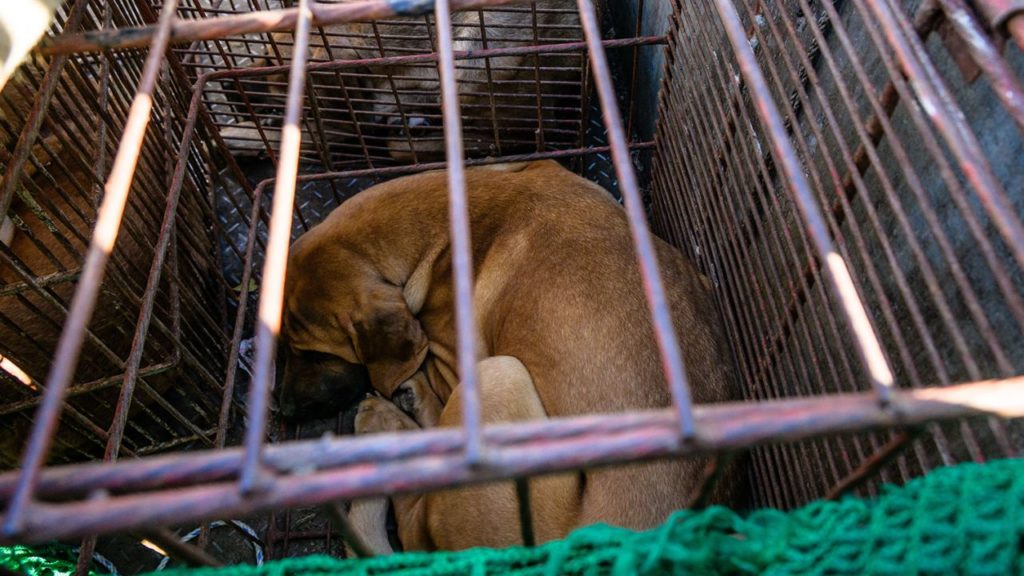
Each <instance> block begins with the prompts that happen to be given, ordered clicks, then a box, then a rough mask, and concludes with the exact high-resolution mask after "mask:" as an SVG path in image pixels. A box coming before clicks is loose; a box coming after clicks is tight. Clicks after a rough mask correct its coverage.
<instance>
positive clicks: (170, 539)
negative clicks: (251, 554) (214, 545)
mask: <svg viewBox="0 0 1024 576" xmlns="http://www.w3.org/2000/svg"><path fill="white" fill-rule="evenodd" d="M140 535H141V536H144V537H145V538H146V539H148V540H150V541H151V542H153V543H154V544H156V545H157V546H159V547H160V548H162V549H163V550H164V552H167V555H168V556H170V557H171V558H174V559H175V560H181V561H182V562H184V563H185V564H188V565H189V566H212V567H219V566H223V565H224V564H223V563H222V562H220V561H219V560H217V559H216V558H214V557H213V556H210V554H209V553H207V552H206V551H205V550H203V549H202V548H199V547H197V546H193V545H192V544H189V543H188V542H182V541H181V540H180V539H179V538H178V537H177V536H175V535H174V533H173V532H171V531H170V530H168V529H166V528H147V529H146V530H145V531H143V532H142V533H141V534H140ZM140 539H141V538H140Z"/></svg>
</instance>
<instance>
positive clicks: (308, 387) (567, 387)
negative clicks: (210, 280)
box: [279, 161, 732, 549]
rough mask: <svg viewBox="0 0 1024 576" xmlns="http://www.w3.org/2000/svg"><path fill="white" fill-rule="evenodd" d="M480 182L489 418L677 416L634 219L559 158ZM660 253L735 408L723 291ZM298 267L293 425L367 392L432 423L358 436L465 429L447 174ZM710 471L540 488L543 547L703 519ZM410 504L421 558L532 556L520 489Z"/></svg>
mask: <svg viewBox="0 0 1024 576" xmlns="http://www.w3.org/2000/svg"><path fill="white" fill-rule="evenodd" d="M466 184H467V190H468V195H469V209H470V219H471V230H472V248H473V262H474V276H475V286H474V297H475V312H476V320H477V329H478V332H477V342H478V353H479V364H478V373H479V377H480V387H481V399H482V405H483V411H484V419H485V420H486V421H487V422H496V421H502V420H505V421H509V420H524V419H535V418H545V417H558V416H573V415H579V414H590V413H602V412H618V411H623V410H640V409H649V408H659V407H664V406H667V405H668V404H669V402H670V396H669V393H668V391H667V388H666V385H665V380H664V377H663V375H662V372H661V368H660V361H659V356H658V352H657V349H656V345H655V341H654V337H653V330H652V327H651V323H650V320H649V317H648V312H647V305H646V302H645V299H644V294H643V290H642V288H641V281H640V275H639V268H638V265H637V263H636V258H635V255H634V250H633V244H632V241H631V237H630V233H629V229H628V225H627V222H626V216H625V212H624V211H623V210H622V208H621V207H620V206H619V205H618V204H616V203H615V201H614V200H613V199H612V198H611V196H610V195H609V194H608V193H607V192H605V191H604V190H603V189H601V188H600V187H598V186H597V185H595V184H593V183H591V182H589V181H587V180H585V179H583V178H580V177H578V176H576V175H575V174H573V173H571V172H569V171H567V170H566V169H564V168H562V167H561V166H560V165H559V164H557V163H555V162H553V161H541V162H534V163H530V164H517V165H504V166H495V167H491V168H477V169H471V170H468V171H467V173H466ZM655 243H656V247H657V255H658V259H659V262H660V265H661V268H662V275H663V278H664V280H665V284H666V286H667V289H668V297H669V300H670V303H671V306H672V312H673V316H674V323H675V328H676V330H677V333H678V334H679V337H680V339H681V342H682V346H683V354H684V360H685V362H686V367H687V373H688V376H689V378H690V382H691V386H692V388H693V395H694V399H695V401H697V402H715V401H722V400H725V399H727V398H729V397H730V396H731V386H732V380H731V373H730V359H729V356H728V354H727V352H726V349H725V347H724V343H723V337H722V334H721V330H720V326H719V320H718V317H717V315H716V312H715V305H714V302H713V300H712V297H711V293H710V291H709V283H708V281H707V279H706V278H704V277H703V276H702V275H701V274H700V272H699V271H698V270H697V269H696V267H695V266H694V265H693V264H692V263H690V262H689V261H687V260H686V259H684V258H683V257H682V256H681V255H680V254H679V253H678V252H677V251H676V250H675V249H673V248H672V247H671V246H669V245H668V244H666V243H664V242H662V241H660V240H657V239H655ZM288 266H289V268H288V276H287V281H286V292H285V294H286V295H285V316H284V334H283V335H282V338H283V341H282V346H283V349H284V353H285V356H287V359H286V366H285V368H284V370H283V373H284V374H283V379H282V385H281V390H280V397H279V402H280V405H281V407H282V411H283V412H284V413H285V415H290V416H305V415H306V413H304V410H306V409H307V408H310V407H314V406H315V407H317V408H319V409H320V411H321V412H323V411H327V412H330V411H337V410H338V409H339V408H342V407H343V406H344V404H345V403H346V402H351V401H352V400H353V399H354V398H356V397H357V395H359V394H361V390H360V387H361V386H364V385H365V384H366V383H367V382H368V383H369V384H370V385H372V387H373V388H374V389H375V390H377V391H378V392H380V393H381V394H383V395H384V396H385V397H387V398H394V397H397V399H396V401H397V402H399V403H400V404H402V405H403V406H405V407H406V408H407V409H409V410H410V411H411V412H412V414H413V415H414V417H415V418H416V420H417V421H416V422H414V421H412V420H411V419H409V418H408V417H406V416H405V415H404V414H403V413H402V412H401V411H400V410H398V409H397V408H396V407H395V406H394V405H393V404H391V403H389V402H385V401H383V400H379V399H369V400H366V401H364V402H363V404H362V405H361V406H360V410H359V415H358V417H357V422H356V428H357V431H358V432H370V431H379V430H399V429H410V428H416V427H417V426H433V425H441V426H457V425H458V424H459V420H460V407H459V382H458V380H457V378H456V361H455V360H456V358H455V347H456V345H455V333H454V327H453V326H454V321H453V320H454V319H453V306H454V301H453V298H454V297H453V289H452V268H451V249H450V243H449V231H448V206H447V193H446V175H445V173H444V172H429V173H424V174H419V175H415V176H410V177H406V178H400V179H397V180H392V181H390V182H387V183H384V184H381V185H379V186H375V187H373V188H371V189H370V190H367V191H365V192H363V193H361V194H359V195H357V196H355V197H354V198H352V199H351V200H349V201H347V202H346V203H345V204H343V205H342V206H341V207H339V208H338V209H336V210H335V211H334V212H333V213H332V214H331V215H330V216H328V217H327V219H326V220H325V221H324V222H323V223H322V224H320V225H318V226H316V227H314V228H313V229H311V230H310V231H309V232H308V233H307V234H306V235H304V236H303V237H301V238H299V239H298V240H297V241H296V242H295V244H294V246H293V247H292V251H291V255H290V259H289V264H288ZM299 369H302V370H304V371H306V374H305V377H302V378H298V377H297V375H298V370H299ZM310 376H313V377H310ZM393 395H394V396H393ZM410 399H411V400H410ZM700 469H701V463H700V462H699V461H696V460H673V461H665V462H657V463H647V464H636V465H630V466H624V467H619V468H610V469H599V470H587V471H584V472H582V473H581V474H578V475H562V476H555V477H548V478H543V479H539V480H537V479H535V480H533V481H532V482H533V484H532V490H531V492H532V496H533V498H532V503H533V512H534V514H533V516H534V520H535V524H536V528H535V529H536V532H537V534H538V540H540V541H543V540H547V539H551V538H556V537H560V536H564V535H565V534H566V533H567V532H568V531H569V530H571V529H572V528H574V527H576V526H580V525H586V524H590V523H593V522H606V523H610V524H615V525H619V526H626V527H630V528H637V529H640V528H648V527H651V526H653V525H655V524H657V523H659V522H661V521H663V520H664V519H665V518H666V516H667V515H668V514H669V513H670V512H672V511H674V510H676V509H678V508H680V507H683V506H684V505H685V504H686V498H687V496H688V494H690V492H691V490H692V489H693V488H694V487H695V485H696V483H697V479H698V477H699V472H700ZM394 504H395V510H396V517H397V519H398V527H399V533H400V537H401V539H402V542H403V544H404V546H405V548H406V549H432V548H440V549H458V548H465V547H469V546H480V545H484V546H505V545H510V544H515V543H518V542H519V528H518V518H517V514H516V499H515V495H514V492H513V490H512V487H511V483H509V482H506V483H501V484H493V485H488V486H485V487H473V488H466V489H460V490H452V491H446V492H441V493H435V494H428V495H422V496H420V495H417V496H405V497H398V498H395V499H394Z"/></svg>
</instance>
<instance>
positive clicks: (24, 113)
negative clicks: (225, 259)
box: [0, 1, 225, 468]
mask: <svg viewBox="0 0 1024 576" xmlns="http://www.w3.org/2000/svg"><path fill="white" fill-rule="evenodd" d="M145 22H146V14H144V13H140V11H139V10H138V9H137V8H135V7H134V6H132V5H130V4H126V3H121V2H109V3H108V2H88V1H78V2H71V3H68V4H67V5H66V6H64V7H62V8H61V9H60V10H59V11H58V16H57V20H56V22H55V24H54V28H53V31H52V32H53V33H54V34H57V33H60V32H61V31H64V30H68V31H77V30H82V29H98V28H104V27H106V28H110V27H113V26H121V27H123V26H131V25H142V24H144V23H145ZM143 57H144V54H143V53H141V52H139V51H131V52H125V53H121V54H118V55H117V56H116V57H114V56H110V55H102V54H86V55H81V56H76V57H71V58H68V57H55V58H51V59H43V58H37V59H35V60H34V61H33V62H32V63H31V64H29V65H26V66H24V67H22V69H21V71H20V72H19V73H18V75H17V76H15V78H14V79H13V80H12V82H11V83H10V84H9V85H8V86H7V87H6V89H5V90H4V91H3V92H2V94H0V108H2V109H3V118H2V119H0V141H2V144H3V147H2V151H0V154H2V157H3V162H4V171H3V179H2V181H0V198H2V203H3V210H0V212H3V213H5V214H6V215H7V221H6V222H5V224H4V225H5V227H9V228H8V229H9V232H8V235H5V237H4V243H3V245H0V283H2V286H0V355H2V356H3V358H4V365H3V368H4V369H3V370H0V399H2V400H0V438H2V440H0V467H4V468H13V467H16V466H17V465H18V458H19V455H20V454H21V452H22V449H23V447H24V445H25V442H26V440H27V438H28V431H29V427H30V425H31V423H32V417H33V413H34V411H35V410H36V408H37V407H38V405H39V404H40V400H41V394H40V393H41V391H42V390H43V388H44V382H45V381H46V375H47V371H48V369H49V367H50V362H51V359H52V358H53V355H54V351H55V347H56V343H57V339H58V337H59V335H60V330H61V326H62V325H63V324H64V322H65V321H66V318H67V315H68V309H69V307H70V300H71V295H72V291H73V288H74V286H75V283H76V282H77V281H78V279H79V278H80V277H81V274H82V254H83V252H84V251H85V247H86V246H87V245H88V243H89V237H90V233H91V229H92V227H93V225H94V224H95V210H96V206H97V203H98V201H99V197H100V191H101V189H102V184H103V179H104V178H105V177H106V174H107V172H108V170H109V166H110V161H111V159H112V157H113V153H114V151H115V150H116V147H117V141H118V137H119V136H120V133H121V131H122V130H123V128H124V125H125V120H126V116H127V113H128V106H129V104H130V103H131V100H132V97H133V95H134V92H135V87H136V85H137V82H138V78H139V75H140V73H141V71H142V59H143ZM187 88H188V87H187V84H183V83H182V82H181V81H174V80H173V79H172V78H171V77H169V76H167V75H165V76H164V77H163V78H162V80H161V86H160V89H159V90H158V92H157V93H156V94H155V99H156V105H155V106H154V124H155V125H156V128H155V129H153V130H151V131H150V132H149V133H148V134H147V136H146V138H145V141H144V143H143V145H142V147H141V150H140V152H141V153H140V157H139V167H138V169H137V170H136V172H135V176H136V177H135V183H134V185H133V187H132V197H131V199H130V200H129V201H128V205H127V210H126V215H125V218H124V230H123V234H122V235H121V236H122V237H121V241H120V242H119V244H118V248H117V250H116V251H115V252H114V254H113V258H112V262H111V266H110V269H109V272H108V276H107V281H106V282H105V283H104V284H103V287H102V289H101V292H100V295H99V301H98V302H99V304H98V306H99V311H98V312H97V314H95V315H94V317H93V320H92V322H91V323H90V324H89V332H88V333H87V334H86V337H85V342H84V344H83V347H82V353H81V358H82V360H81V362H80V363H79V366H78V370H77V372H76V375H75V380H74V384H73V386H72V387H71V389H70V390H69V392H68V405H67V406H66V408H65V411H64V416H63V419H62V421H61V427H60V430H59V433H58V434H57V435H56V440H55V446H54V449H53V451H52V452H51V455H52V460H53V461H54V462H67V461H73V460H86V459H92V458H97V457H103V456H104V454H107V455H108V456H109V457H115V458H116V455H117V454H118V453H119V452H120V453H122V454H124V455H130V456H136V455H143V454H147V453H151V452H155V451H159V450H167V449H170V448H174V447H181V446H196V445H198V446H211V445H212V436H213V433H212V430H213V425H214V424H215V422H216V415H217V409H218V402H217V395H216V389H217V388H218V387H219V380H220V378H219V377H215V376H214V374H217V373H219V371H220V370H222V366H223V364H222V363H223V361H222V359H221V358H222V356H223V352H222V350H223V347H224V344H225V343H224V337H223V336H222V329H221V322H222V321H223V317H222V315H223V314H225V310H223V309H220V307H218V306H210V304H211V302H216V301H217V300H218V299H223V295H222V293H223V285H220V286H218V285H217V283H216V281H215V280H214V279H215V278H218V277H219V274H218V273H217V272H218V268H219V264H218V263H217V262H216V261H215V256H214V252H213V251H212V249H211V248H212V245H213V241H212V238H211V237H210V235H209V233H208V232H206V230H205V226H206V224H208V223H210V222H211V221H212V212H211V208H210V205H209V203H208V200H207V199H206V198H205V191H204V189H205V176H204V173H205V172H206V167H205V165H204V160H203V158H202V157H201V156H200V155H199V150H198V149H193V150H191V151H190V152H189V154H188V155H187V161H188V163H187V164H185V165H184V166H185V167H186V170H187V176H186V188H185V196H184V198H183V200H182V202H181V206H180V209H179V210H177V212H176V218H177V219H178V220H179V221H182V222H188V223H189V225H187V226H182V227H180V229H178V230H176V234H175V235H174V236H173V238H169V240H170V245H171V249H170V251H169V257H168V258H167V260H166V262H165V266H164V270H165V272H166V273H165V274H164V278H163V279H162V281H161V282H160V283H159V284H158V285H154V287H153V288H152V289H148V288H147V274H148V272H149V269H150V264H151V262H152V261H153V258H154V245H155V244H156V242H157V232H158V230H159V227H160V221H161V216H162V212H163V204H164V194H165V190H166V188H167V185H168V182H169V180H170V177H171V173H172V170H173V168H174V165H173V162H170V161H169V160H168V159H169V158H171V157H172V155H171V154H170V153H169V152H168V151H169V150H171V149H173V148H174V147H175V143H176V141H177V140H179V139H180V138H181V135H182V132H183V129H184V126H183V122H182V118H183V117H184V108H183V105H182V102H183V101H185V102H187V98H188V89H187ZM8 207H9V210H8ZM182 277H186V278H197V279H202V280H200V281H192V282H187V283H179V282H178V280H179V278H182ZM147 298H152V300H153V302H152V308H153V312H152V318H151V320H150V321H147V322H145V324H146V327H145V328H144V330H148V332H149V337H148V339H147V341H146V346H145V347H144V348H139V352H142V355H141V356H140V357H139V358H138V359H137V360H132V359H131V358H129V356H130V352H131V349H132V342H133V339H134V338H135V337H136V335H137V332H136V320H137V319H138V316H139V313H140V309H141V308H142V305H143V302H144V301H145V300H146V299H147ZM126 372H131V373H132V374H135V375H137V376H138V379H137V382H135V380H136V378H135V376H133V375H131V374H129V375H128V376H127V379H128V380H131V381H133V383H134V384H133V385H134V386H135V389H136V390H137V392H136V393H135V394H134V397H133V398H131V400H129V399H128V398H127V397H126V398H125V400H124V401H122V400H121V399H120V394H119V391H120V389H121V388H122V384H123V383H124V382H125V379H126ZM122 403H123V404H124V407H125V408H127V407H128V406H131V407H132V410H131V418H130V419H128V420H127V421H126V422H124V423H122V424H120V425H119V426H118V427H116V428H112V427H111V422H112V419H113V418H114V415H115V412H117V411H118V405H119V404H122ZM122 412H124V413H125V414H127V412H126V411H124V410H122Z"/></svg>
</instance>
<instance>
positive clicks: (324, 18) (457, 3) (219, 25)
mask: <svg viewBox="0 0 1024 576" xmlns="http://www.w3.org/2000/svg"><path fill="white" fill-rule="evenodd" d="M525 1H526V0H452V2H451V9H452V10H454V11H457V12H461V11H464V10H477V9H480V8H488V7H495V6H505V5H508V4H517V3H524V2H525ZM433 8H434V6H433V2H431V1H429V0H426V1H422V2H411V3H410V2H398V1H396V0H360V1H357V2H348V3H344V4H333V3H332V4H325V3H314V4H313V6H312V7H311V9H312V10H313V21H312V23H311V24H312V25H313V26H329V25H331V24H342V23H345V22H356V21H360V22H365V21H371V20H381V19H384V18H392V17H396V16H417V15H421V14H427V13H429V12H430V10H431V9H433ZM298 14H299V10H298V8H285V9H281V10H261V11H258V12H246V13H242V14H233V15H230V16H219V17H216V18H202V19H192V20H179V21H178V22H177V23H176V24H175V25H174V26H173V28H172V29H171V42H172V43H174V44H184V43H187V42H192V41H195V40H216V39H219V38H223V37H226V36H235V35H241V34H250V33H254V32H284V31H288V30H292V29H294V28H295V24H296V22H297V18H298ZM156 31H157V28H156V27H154V26H141V27H136V28H121V29H118V30H114V31H95V32H85V33H81V34H69V35H63V36H61V37H59V38H57V39H54V40H53V41H50V42H47V43H46V44H45V45H43V46H42V47H41V49H40V52H41V53H42V54H43V55H46V56H53V55H57V54H74V53H81V52H99V51H101V50H116V49H125V48H142V47H145V46H147V45H148V44H149V42H150V40H151V39H152V38H153V37H154V36H155V34H156Z"/></svg>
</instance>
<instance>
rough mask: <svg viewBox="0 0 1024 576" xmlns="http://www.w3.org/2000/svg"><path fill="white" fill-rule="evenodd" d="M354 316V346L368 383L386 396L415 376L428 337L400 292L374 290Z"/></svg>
mask: <svg viewBox="0 0 1024 576" xmlns="http://www.w3.org/2000/svg"><path fill="white" fill-rule="evenodd" d="M376 292H377V293H376V294H374V297H373V298H372V299H370V301H369V302H368V303H367V305H365V306H363V307H362V308H363V309H362V310H360V311H359V312H357V313H355V314H353V317H352V328H353V331H354V332H355V334H354V338H353V344H354V347H355V352H356V355H358V356H359V360H360V362H362V363H363V364H365V365H366V368H367V370H368V371H369V374H370V383H371V384H372V385H373V387H374V388H375V389H377V390H378V391H379V392H381V393H382V394H385V395H386V396H387V397H389V398H390V397H391V394H392V393H393V392H394V391H395V389H396V388H398V386H399V385H400V384H402V382H405V381H406V380H408V379H409V378H411V377H412V375H413V374H415V373H416V370H418V369H419V367H420V365H422V364H423V361H424V360H425V359H426V357H427V337H426V335H425V334H424V333H423V328H422V327H421V326H420V323H419V321H418V320H416V318H415V317H414V316H413V315H412V313H411V312H410V311H409V307H408V306H407V305H406V303H405V299H404V298H403V297H402V291H401V289H399V288H397V287H393V289H392V287H389V288H388V289H386V290H381V291H376Z"/></svg>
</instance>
